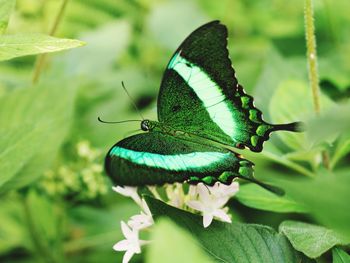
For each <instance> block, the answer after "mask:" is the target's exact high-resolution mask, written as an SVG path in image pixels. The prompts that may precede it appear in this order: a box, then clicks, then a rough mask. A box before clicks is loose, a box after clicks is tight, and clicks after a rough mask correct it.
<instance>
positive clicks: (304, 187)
mask: <svg viewBox="0 0 350 263" xmlns="http://www.w3.org/2000/svg"><path fill="white" fill-rule="evenodd" d="M323 173H324V172H323ZM323 173H322V174H318V175H317V176H316V177H315V178H314V179H313V180H310V179H308V180H306V179H303V180H300V179H299V180H298V179H296V178H293V180H288V181H287V180H283V181H282V180H281V181H279V182H278V185H280V186H281V187H283V189H284V190H285V191H286V193H287V194H288V195H289V196H291V197H292V198H293V199H295V200H296V201H297V202H300V203H303V204H304V205H305V206H306V208H307V210H308V211H309V213H310V214H311V215H312V216H313V217H315V219H317V220H318V221H319V222H320V223H321V224H322V225H324V226H326V227H329V228H330V229H333V230H335V231H336V232H337V233H338V234H339V235H341V236H343V240H348V242H350V228H349V222H350V213H349V200H350V191H349V185H350V177H349V176H347V175H348V173H347V174H345V175H336V174H323ZM275 183H276V184H277V182H275Z"/></svg>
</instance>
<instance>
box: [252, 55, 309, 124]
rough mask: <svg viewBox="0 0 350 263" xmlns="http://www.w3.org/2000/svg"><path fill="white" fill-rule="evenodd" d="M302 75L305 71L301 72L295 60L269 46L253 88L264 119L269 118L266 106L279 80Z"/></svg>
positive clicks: (299, 77) (279, 82) (298, 77)
mask: <svg viewBox="0 0 350 263" xmlns="http://www.w3.org/2000/svg"><path fill="white" fill-rule="evenodd" d="M304 75H306V72H303V70H302V68H301V67H300V66H298V64H297V63H295V61H291V60H288V59H287V58H284V57H282V56H281V55H280V54H279V53H278V51H277V50H276V49H274V48H271V50H270V51H269V53H268V54H267V55H266V64H265V65H264V67H263V71H262V73H261V76H260V77H259V79H258V81H257V84H256V86H255V88H254V101H255V103H256V105H257V106H258V108H259V109H260V110H261V111H262V112H263V113H264V117H265V119H266V120H268V121H269V120H270V119H271V118H270V117H271V115H270V114H269V108H268V107H269V104H270V101H271V99H272V96H271V94H274V93H275V90H276V89H277V88H278V87H279V86H280V84H281V82H283V81H284V80H286V79H288V78H296V79H301V78H303V76H304Z"/></svg>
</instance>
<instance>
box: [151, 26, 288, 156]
mask: <svg viewBox="0 0 350 263" xmlns="http://www.w3.org/2000/svg"><path fill="white" fill-rule="evenodd" d="M226 46H227V29H226V27H225V26H224V25H222V24H220V23H219V22H218V21H214V22H211V23H208V24H205V25H204V26H202V27H200V28H198V29H197V30H195V31H194V32H193V33H192V34H190V36H188V37H187V38H186V39H185V41H184V42H183V43H182V44H181V45H180V47H179V48H178V49H177V50H176V52H175V54H174V55H173V57H172V58H171V60H170V62H169V63H168V65H167V68H166V70H165V72H164V76H163V80H162V83H161V87H160V92H159V96H158V118H159V121H160V122H163V123H166V124H167V125H170V126H172V127H173V128H174V129H175V130H182V131H187V132H188V133H192V134H196V135H198V136H200V137H204V138H208V139H211V140H214V141H217V142H220V143H223V144H226V145H229V146H234V147H239V148H241V147H243V146H247V147H248V148H250V149H251V150H253V151H261V150H262V144H263V142H264V141H265V140H267V139H268V135H269V133H270V132H271V131H273V130H275V129H278V128H276V127H277V126H274V125H270V124H267V123H265V122H264V121H263V120H262V114H261V112H260V111H259V110H258V109H256V108H255V107H254V105H253V98H252V97H251V96H249V95H247V94H245V92H244V90H243V88H242V87H241V86H240V85H239V84H238V82H237V79H236V77H235V72H234V70H233V68H232V66H231V61H230V59H229V54H228V50H227V47H226ZM280 128H282V127H281V126H280Z"/></svg>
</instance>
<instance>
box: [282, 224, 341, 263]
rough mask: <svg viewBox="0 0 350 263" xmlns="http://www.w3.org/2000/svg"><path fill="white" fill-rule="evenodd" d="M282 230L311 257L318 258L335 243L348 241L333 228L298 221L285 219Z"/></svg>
mask: <svg viewBox="0 0 350 263" xmlns="http://www.w3.org/2000/svg"><path fill="white" fill-rule="evenodd" d="M279 230H280V232H282V233H283V234H285V235H286V236H287V238H288V239H289V241H290V242H291V243H292V245H293V247H294V248H295V249H296V250H298V251H301V252H303V253H304V254H305V255H307V256H308V257H310V258H317V257H319V256H321V255H322V254H323V253H325V252H326V251H328V250H329V249H331V248H332V247H333V246H335V245H344V244H346V241H345V240H343V239H342V237H340V236H339V235H338V234H337V233H335V232H334V231H333V230H331V229H328V228H325V227H322V226H317V225H312V224H307V223H303V222H297V221H284V222H283V223H282V224H281V225H280V227H279Z"/></svg>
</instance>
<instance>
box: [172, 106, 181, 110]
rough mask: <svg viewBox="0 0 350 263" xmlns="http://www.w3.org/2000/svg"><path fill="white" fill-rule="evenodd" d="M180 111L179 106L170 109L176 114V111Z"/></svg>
mask: <svg viewBox="0 0 350 263" xmlns="http://www.w3.org/2000/svg"><path fill="white" fill-rule="evenodd" d="M180 110H181V106H180V105H174V106H173V107H172V111H173V112H178V111H180Z"/></svg>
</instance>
